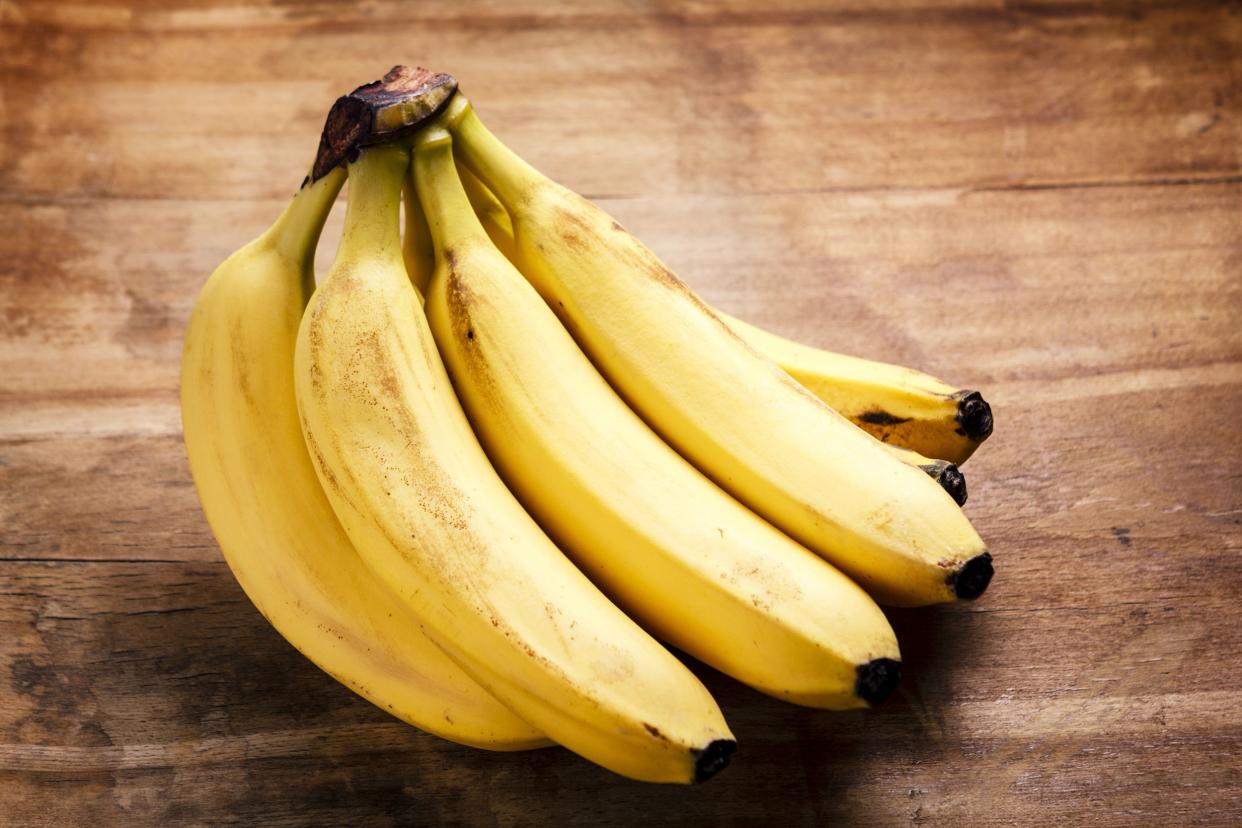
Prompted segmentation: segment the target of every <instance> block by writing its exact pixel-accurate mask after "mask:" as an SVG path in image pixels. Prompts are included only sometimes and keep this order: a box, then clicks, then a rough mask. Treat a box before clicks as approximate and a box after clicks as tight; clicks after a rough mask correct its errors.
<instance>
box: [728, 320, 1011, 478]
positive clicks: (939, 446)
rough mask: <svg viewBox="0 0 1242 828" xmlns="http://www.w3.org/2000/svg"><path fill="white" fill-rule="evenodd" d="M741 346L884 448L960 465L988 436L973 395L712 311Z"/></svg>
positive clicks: (982, 406) (979, 401)
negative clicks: (898, 448)
mask: <svg viewBox="0 0 1242 828" xmlns="http://www.w3.org/2000/svg"><path fill="white" fill-rule="evenodd" d="M716 315H717V316H719V317H720V318H721V319H722V320H723V321H724V322H725V323H726V324H727V325H728V326H729V328H730V329H732V330H733V332H734V333H736V334H737V335H738V336H740V337H741V338H742V339H743V340H744V341H745V342H746V343H747V344H748V345H750V346H751V347H752V348H754V349H755V350H756V351H758V352H759V353H761V354H763V355H764V356H766V357H767V358H768V359H770V360H772V361H773V362H775V363H776V364H777V365H779V366H781V368H782V369H783V370H784V371H785V372H786V373H787V374H789V375H790V376H791V377H793V378H794V379H795V380H797V381H798V382H799V383H800V384H801V385H802V386H803V387H805V388H806V389H807V390H809V391H810V392H811V393H812V394H814V395H815V396H817V397H819V398H820V399H821V400H823V401H824V402H826V403H827V404H828V405H830V406H832V407H833V408H834V409H836V410H837V411H838V412H840V413H841V414H842V415H843V416H845V417H847V418H849V419H850V420H851V421H852V422H854V423H855V424H856V425H858V426H859V427H860V428H862V429H864V430H865V431H867V432H868V433H870V434H871V435H873V436H874V437H876V438H877V439H879V440H882V441H884V442H886V443H892V444H894V445H898V446H903V447H905V448H908V449H911V450H913V451H915V452H918V453H919V454H923V455H926V456H928V457H937V458H940V459H942V460H947V461H949V462H950V463H956V464H961V463H965V462H966V460H967V459H968V458H969V457H970V455H972V454H973V453H974V451H975V449H977V448H978V447H979V444H980V443H982V442H983V441H984V440H986V439H987V437H988V435H990V434H991V433H992V407H991V406H990V405H988V403H987V401H986V400H984V399H983V396H982V395H981V394H980V393H979V392H978V391H969V390H961V389H958V388H954V387H953V386H951V385H949V384H947V383H945V382H942V381H941V380H938V379H936V378H935V377H933V376H930V375H928V374H924V373H923V372H921V371H916V370H914V369H913V368H904V367H902V366H900V365H891V364H889V363H886V362H874V361H872V360H868V359H859V358H858V357H852V356H846V355H845V354H836V353H833V352H831V351H824V350H820V349H819V348H812V347H811V346H809V345H803V344H801V343H798V342H793V341H791V340H788V339H785V338H784V337H781V336H777V335H776V334H774V333H769V332H768V331H765V330H763V329H761V328H757V327H755V326H754V325H751V324H749V323H746V322H743V321H742V320H740V319H735V318H734V317H732V316H729V315H728V314H725V313H721V312H720V311H719V310H718V311H716Z"/></svg>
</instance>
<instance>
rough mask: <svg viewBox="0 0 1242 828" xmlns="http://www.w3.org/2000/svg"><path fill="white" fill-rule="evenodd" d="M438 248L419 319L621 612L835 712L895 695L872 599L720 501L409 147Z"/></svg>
mask: <svg viewBox="0 0 1242 828" xmlns="http://www.w3.org/2000/svg"><path fill="white" fill-rule="evenodd" d="M414 181H415V183H416V185H417V189H418V195H419V200H420V202H421V204H422V207H423V212H424V214H425V215H426V216H427V218H428V223H429V224H430V228H431V236H432V238H433V239H434V243H435V260H436V267H435V271H434V274H433V278H432V280H431V283H430V289H429V291H428V293H427V302H426V306H425V310H426V313H427V317H428V320H429V322H430V324H431V330H432V333H433V335H434V336H435V340H436V344H437V345H438V346H439V350H440V354H441V355H442V356H443V358H444V361H445V365H446V367H447V368H448V370H449V375H450V377H451V378H452V381H453V385H454V387H455V388H456V389H457V395H458V397H459V399H461V401H462V404H463V406H464V408H465V410H466V413H467V415H468V416H469V418H470V421H471V423H472V424H473V425H474V430H475V433H476V434H478V436H479V440H480V442H482V444H483V447H484V449H485V450H486V451H487V453H488V456H489V457H490V458H491V459H492V462H493V463H494V464H495V466H496V469H497V471H499V472H500V475H501V477H502V478H503V479H504V480H505V481H506V482H507V483H508V484H509V488H510V489H511V490H512V491H513V492H514V494H516V495H517V496H518V499H519V500H520V501H521V502H522V504H523V505H524V506H525V507H526V508H527V509H528V510H529V511H530V513H531V514H532V515H533V516H534V517H535V518H536V519H537V520H538V521H539V523H540V525H541V526H543V527H544V529H545V530H547V531H548V533H549V534H550V535H551V536H552V537H553V538H554V539H555V540H556V541H557V542H558V543H559V544H560V546H561V548H562V549H564V550H565V552H566V554H568V555H569V556H570V557H571V558H572V559H573V560H574V562H575V563H577V564H578V566H579V567H581V568H582V570H583V571H585V572H586V573H587V574H588V575H589V576H590V577H591V578H592V579H593V580H594V581H595V583H596V584H597V585H599V586H600V587H601V588H602V589H603V590H604V591H605V592H606V593H608V595H609V596H611V597H612V598H613V599H615V600H616V601H617V602H618V604H619V605H620V606H621V607H622V608H623V609H625V610H626V612H627V614H628V615H630V616H631V617H632V618H634V619H635V620H637V621H638V622H640V623H641V624H643V626H644V627H646V628H647V629H649V630H652V631H653V632H655V633H657V634H658V635H659V636H660V637H662V638H663V639H664V640H666V641H669V642H670V643H672V644H674V645H676V646H677V647H680V648H681V649H682V650H684V651H686V652H688V653H690V654H691V655H693V656H695V657H696V658H698V659H700V660H702V661H704V662H706V663H708V664H710V665H711V666H713V667H715V668H717V669H719V670H721V671H723V672H725V673H727V674H728V675H731V676H733V677H734V678H737V679H738V680H740V681H743V682H745V683H746V684H749V685H751V686H752V687H755V688H756V689H758V690H761V691H763V692H765V693H769V694H771V695H773V696H776V697H778V698H782V699H785V700H787V701H793V702H797V703H800V704H806V705H811V706H815V707H824V708H830V709H837V710H841V709H847V708H854V707H866V706H867V705H868V704H873V703H876V702H879V701H880V700H881V699H883V697H884V696H886V695H887V694H888V693H889V692H890V691H891V690H892V689H893V687H895V686H896V683H897V677H898V659H899V658H900V656H899V653H898V649H897V639H896V637H895V635H894V634H893V631H892V628H891V627H890V626H889V624H888V621H887V619H886V618H885V617H884V613H883V612H881V611H880V608H879V607H878V606H876V605H875V603H874V602H873V601H872V600H871V598H870V597H868V596H867V594H866V593H865V592H864V591H863V590H862V589H861V588H860V587H858V586H857V585H856V584H855V583H853V582H852V581H850V580H849V579H848V578H847V577H845V576H844V575H842V574H841V573H840V572H838V571H837V570H835V569H833V568H832V567H831V566H829V565H828V564H827V563H825V562H824V561H823V560H821V559H819V558H817V557H816V556H815V555H813V554H811V553H810V552H809V551H807V550H806V549H804V548H802V547H800V546H798V545H797V544H796V543H795V542H793V541H792V540H790V539H789V538H788V537H786V536H785V535H783V534H781V533H780V532H779V531H777V530H776V529H774V528H773V527H772V526H771V525H770V524H768V523H766V522H765V521H763V520H762V519H760V518H759V517H758V516H757V515H755V514H754V513H753V512H751V511H749V510H748V509H746V508H745V507H744V506H742V505H741V504H739V503H738V502H737V501H736V500H734V499H733V498H731V497H730V496H729V495H727V494H725V493H724V492H723V491H721V490H720V489H719V488H718V487H717V486H716V485H715V484H714V483H712V482H711V481H710V480H708V479H707V478H706V477H704V476H703V475H702V474H701V473H700V472H699V471H698V470H697V469H695V468H694V467H693V466H691V465H690V464H689V463H687V462H686V461H685V460H684V459H682V458H681V456H680V455H678V454H677V453H676V452H674V451H673V450H672V449H670V448H669V447H668V445H667V444H666V443H664V441H663V440H661V439H660V438H659V436H657V435H656V434H655V433H654V432H653V431H651V429H650V428H648V427H647V425H646V424H644V423H643V421H642V420H640V419H639V418H638V416H637V415H636V414H634V412H633V411H631V410H630V408H629V407H628V406H627V405H626V404H625V403H624V401H622V400H621V398H620V397H618V396H617V395H616V392H614V391H613V390H612V389H611V388H610V387H609V386H608V383H607V382H606V381H605V380H604V378H603V377H602V376H600V374H599V372H598V371H596V370H595V368H594V366H592V365H591V363H590V362H589V361H588V360H587V358H586V355H585V354H583V353H582V351H581V350H580V349H579V348H578V346H577V345H576V344H574V341H573V338H572V337H570V335H569V334H568V332H566V330H565V329H564V327H562V325H561V323H560V322H559V321H558V320H557V318H556V315H555V314H554V313H552V311H551V310H550V309H549V308H548V306H547V305H546V304H545V303H544V301H543V300H542V299H541V298H540V297H539V294H538V293H536V292H535V290H534V288H532V287H531V286H530V284H529V283H528V282H527V281H526V280H525V279H523V278H522V275H521V274H520V273H519V272H518V271H517V270H516V269H515V268H514V267H513V265H512V264H511V263H510V262H509V260H508V259H506V258H505V256H504V254H502V253H501V252H500V251H499V250H497V249H496V247H495V246H494V245H493V244H492V242H491V240H490V239H489V238H488V237H487V235H486V233H485V232H484V230H483V227H482V226H481V225H480V223H479V220H478V219H477V218H476V217H475V213H474V211H473V209H472V208H471V206H470V203H469V201H468V200H467V197H466V193H465V191H464V189H463V187H462V183H461V181H460V180H459V179H458V175H457V172H456V170H455V168H454V166H453V156H452V148H451V145H450V138H449V135H448V133H447V132H445V131H444V130H442V129H434V128H433V129H426V130H424V131H423V132H421V133H420V135H419V137H418V138H417V139H416V146H415V153H414Z"/></svg>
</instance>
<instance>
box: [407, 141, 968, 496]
mask: <svg viewBox="0 0 1242 828" xmlns="http://www.w3.org/2000/svg"><path fill="white" fill-rule="evenodd" d="M458 173H459V174H460V175H461V181H462V184H463V185H464V186H465V188H466V195H467V196H469V198H470V206H472V207H473V208H474V211H475V213H476V214H477V215H478V217H479V220H480V221H481V222H482V223H483V229H484V230H486V231H487V235H488V236H489V237H490V238H491V240H492V242H493V243H494V244H495V245H496V247H497V248H499V249H500V251H501V252H502V253H504V254H505V256H507V257H508V258H509V260H510V261H516V251H515V250H514V246H513V224H512V222H511V221H510V220H509V214H508V212H506V211H505V208H504V205H503V204H501V203H500V201H499V200H498V199H497V198H496V196H495V195H494V194H493V193H492V191H491V190H489V189H487V185H485V184H484V183H483V182H481V181H479V179H478V177H477V176H475V175H474V173H472V172H470V170H469V168H467V167H464V166H462V165H460V164H458ZM424 232H425V231H424ZM427 244H430V243H429V242H427ZM715 313H716V315H717V316H718V317H720V319H721V321H723V322H724V323H725V324H726V325H728V326H729V327H730V328H731V329H732V330H733V332H734V333H735V334H737V335H738V336H740V337H741V338H742V339H744V340H745V341H746V343H747V344H748V345H750V346H751V347H752V348H754V349H755V350H756V351H758V352H759V353H761V354H763V355H764V356H766V357H767V358H768V359H770V360H772V361H773V362H775V363H776V364H777V365H779V366H781V369H782V370H783V371H784V372H785V373H787V374H789V375H790V376H791V377H793V378H794V379H795V380H797V381H798V383H799V384H800V385H802V386H803V387H804V388H806V389H807V390H808V391H810V392H811V393H812V394H814V395H815V396H817V397H819V398H820V399H821V400H823V401H824V402H825V403H827V404H828V405H829V406H831V407H832V408H834V409H835V410H836V411H837V412H838V413H839V414H841V415H843V416H845V417H846V418H848V419H849V420H850V421H851V422H853V423H854V425H856V426H858V427H859V428H861V429H863V430H864V431H866V432H867V433H869V434H870V435H871V436H873V437H875V438H876V439H878V440H881V441H883V442H885V443H889V444H891V445H894V446H899V447H902V448H908V449H910V450H911V451H912V452H913V454H905V453H898V454H897V456H898V457H900V458H901V459H902V460H904V461H905V462H908V463H912V464H913V465H916V466H920V467H922V468H924V470H925V471H927V472H928V473H929V474H932V476H933V477H935V478H936V479H937V480H938V481H940V482H941V485H942V486H943V485H944V481H943V478H942V477H941V476H940V474H941V472H943V470H944V467H945V465H946V464H945V463H943V462H942V461H930V462H937V463H940V466H939V469H938V471H935V472H933V471H932V470H930V469H928V468H926V466H927V465H928V463H927V462H924V461H926V460H927V457H926V456H931V457H938V458H944V460H945V461H947V462H948V464H954V469H955V470H956V466H957V465H960V464H962V463H965V462H966V460H967V459H969V457H970V455H972V454H973V453H974V451H975V449H977V448H978V447H979V444H980V443H982V442H983V441H984V440H986V439H987V437H988V435H990V434H991V433H992V407H991V406H989V405H988V403H987V401H985V400H984V399H983V396H982V395H981V394H980V393H979V392H978V391H963V390H959V389H957V388H954V387H953V386H951V385H948V384H947V383H945V382H942V381H941V380H938V379H936V378H935V377H933V376H930V375H928V374H924V373H923V372H921V371H916V370H914V369H913V368H903V367H902V366H900V365H891V364H889V363H887V362H875V361H873V360H868V359H862V358H860V357H853V356H847V355H845V354H837V353H833V352H832V351H825V350H821V349H819V348H813V347H811V346H809V345H802V344H800V343H798V342H793V341H792V340H789V339H785V338H784V337H781V336H777V335H776V334H773V333H769V332H768V331H765V330H763V329H762V328H758V327H756V326H754V325H751V324H749V323H747V322H743V321H742V320H740V319H737V318H735V317H732V316H730V315H729V314H727V313H725V312H723V311H721V310H719V309H715ZM919 455H926V456H924V457H922V458H920V457H919ZM959 474H960V473H959ZM963 485H964V484H963ZM946 490H947V491H949V494H950V496H952V497H953V498H954V500H957V502H958V505H961V504H963V503H965V489H962V490H961V491H962V494H961V495H960V497H959V496H958V495H957V494H955V493H954V490H949V489H948V487H946Z"/></svg>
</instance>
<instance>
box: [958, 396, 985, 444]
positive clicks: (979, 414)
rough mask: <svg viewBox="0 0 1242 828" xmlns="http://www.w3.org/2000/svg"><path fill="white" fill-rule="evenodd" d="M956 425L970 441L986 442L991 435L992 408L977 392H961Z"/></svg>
mask: <svg viewBox="0 0 1242 828" xmlns="http://www.w3.org/2000/svg"><path fill="white" fill-rule="evenodd" d="M957 424H958V426H959V427H960V430H961V432H962V433H963V434H965V435H966V436H967V437H968V438H970V439H971V440H974V441H976V442H978V441H981V440H986V439H987V437H988V435H989V434H991V433H992V406H990V405H988V401H987V400H985V399H984V398H983V395H982V394H980V393H979V392H978V391H963V392H962V398H961V399H960V400H959V401H958V403H957Z"/></svg>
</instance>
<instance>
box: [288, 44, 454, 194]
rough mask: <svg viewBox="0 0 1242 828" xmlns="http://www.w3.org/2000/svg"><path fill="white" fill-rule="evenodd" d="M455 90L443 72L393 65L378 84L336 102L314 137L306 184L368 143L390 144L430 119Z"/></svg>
mask: <svg viewBox="0 0 1242 828" xmlns="http://www.w3.org/2000/svg"><path fill="white" fill-rule="evenodd" d="M456 91H457V80H456V79H455V78H454V77H453V76H452V75H447V74H444V73H443V72H432V71H429V70H427V69H411V68H410V67H408V66H394V67H393V68H392V69H390V70H389V71H388V74H387V75H384V77H383V79H382V80H377V81H374V82H373V83H368V84H365V85H363V86H359V87H358V88H357V89H355V90H354V91H353V92H350V93H349V94H348V95H345V96H344V97H341V98H337V100H336V103H334V104H333V105H332V109H331V110H329V111H328V118H327V121H325V122H324V125H323V132H322V133H321V134H320V137H319V152H318V153H317V154H316V156H315V165H314V167H312V168H311V174H310V177H309V181H318V180H319V179H320V178H323V177H324V176H325V175H327V174H328V173H329V172H331V171H332V169H333V168H335V167H336V166H337V165H339V164H341V163H342V162H345V161H349V160H351V159H352V158H354V157H356V156H357V154H358V151H359V149H361V148H362V147H364V146H367V145H369V144H378V143H382V142H385V141H392V140H395V139H397V138H399V137H400V136H402V135H405V134H407V133H409V132H411V131H413V130H416V129H417V128H418V127H420V126H421V125H423V124H424V123H426V122H427V121H428V120H430V119H431V118H433V117H434V116H435V115H436V114H437V113H438V112H439V111H440V110H441V109H442V108H443V107H444V105H445V104H446V103H448V101H449V99H450V98H452V97H453V93H454V92H456Z"/></svg>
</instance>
